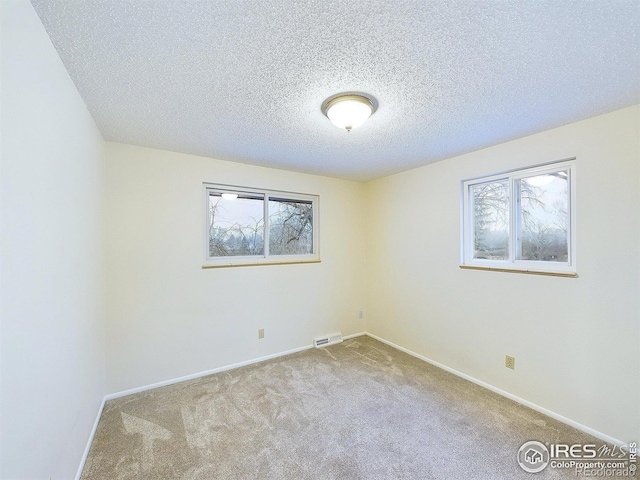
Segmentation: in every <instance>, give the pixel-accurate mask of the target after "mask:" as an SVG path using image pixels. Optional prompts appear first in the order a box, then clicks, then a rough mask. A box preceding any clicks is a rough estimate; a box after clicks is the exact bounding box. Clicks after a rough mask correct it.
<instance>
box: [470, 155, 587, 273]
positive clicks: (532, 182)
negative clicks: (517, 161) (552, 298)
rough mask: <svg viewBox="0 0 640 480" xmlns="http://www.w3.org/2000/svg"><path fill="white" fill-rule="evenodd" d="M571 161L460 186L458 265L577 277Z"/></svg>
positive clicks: (574, 173)
mask: <svg viewBox="0 0 640 480" xmlns="http://www.w3.org/2000/svg"><path fill="white" fill-rule="evenodd" d="M575 182H576V166H575V162H574V161H573V160H570V161H563V162H557V163H552V164H546V165H540V166H537V167H531V168H526V169H522V170H515V171H511V172H506V173H502V174H497V175H491V176H487V177H483V178H476V179H472V180H467V181H463V182H462V241H461V244H462V266H463V267H468V268H481V269H496V270H510V271H519V272H528V273H541V274H545V273H548V274H559V275H566V276H575V274H576V262H575Z"/></svg>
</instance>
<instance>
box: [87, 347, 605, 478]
mask: <svg viewBox="0 0 640 480" xmlns="http://www.w3.org/2000/svg"><path fill="white" fill-rule="evenodd" d="M528 440H539V441H541V442H550V443H558V442H565V443H571V444H573V443H580V442H583V443H596V444H598V445H599V444H602V443H603V442H602V441H600V440H597V439H595V438H594V437H591V436H588V435H586V434H584V433H581V432H579V431H578V430H575V429H573V428H571V427H568V426H566V425H564V424H561V423H559V422H557V421H555V420H553V419H551V418H549V417H546V416H544V415H541V414H539V413H537V412H535V411H533V410H531V409H529V408H526V407H524V406H521V405H519V404H517V403H515V402H513V401H511V400H508V399H506V398H504V397H501V396H499V395H496V394H494V393H492V392H490V391H488V390H486V389H484V388H482V387H479V386H477V385H475V384H473V383H470V382H468V381H465V380H462V379H460V378H458V377H456V376H454V375H452V374H450V373H447V372H445V371H443V370H441V369H438V368H436V367H433V366H431V365H429V364H427V363H425V362H423V361H421V360H419V359H416V358H414V357H411V356H409V355H407V354H405V353H402V352H399V351H398V350H395V349H393V348H391V347H389V346H387V345H385V344H383V343H380V342H378V341H376V340H373V339H371V338H369V337H357V338H354V339H351V340H348V341H345V342H344V343H342V344H338V345H334V346H331V347H327V348H324V349H311V350H306V351H304V352H300V353H296V354H293V355H288V356H286V357H280V358H277V359H273V360H269V361H266V362H262V363H259V364H255V365H251V366H247V367H243V368H239V369H236V370H231V371H227V372H223V373H219V374H215V375H210V376H206V377H202V378H199V379H197V380H193V381H188V382H183V383H180V384H175V385H171V386H168V387H162V388H158V389H155V390H150V391H147V392H143V393H139V394H136V395H131V396H128V397H123V398H119V399H116V400H112V401H109V402H107V404H106V406H105V409H104V412H103V414H102V417H101V419H100V422H99V425H98V429H97V433H96V436H95V439H94V442H93V444H92V447H91V451H90V453H89V457H88V460H87V462H86V465H85V468H84V472H83V474H82V479H83V480H105V479H114V480H115V479H120V480H124V479H149V480H151V479H153V480H159V479H181V480H205V479H236V478H242V479H403V478H404V479H447V480H451V479H482V480H487V479H519V478H522V479H528V480H539V479H540V480H541V479H548V478H573V479H575V478H576V476H575V472H574V471H572V470H566V471H562V470H551V469H549V468H547V469H546V470H544V471H543V472H541V473H537V474H530V473H525V472H524V471H522V470H521V469H520V466H519V465H518V463H517V461H516V455H517V451H518V448H519V447H520V446H521V445H522V444H523V443H524V442H525V441H528Z"/></svg>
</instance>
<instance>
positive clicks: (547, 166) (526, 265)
mask: <svg viewBox="0 0 640 480" xmlns="http://www.w3.org/2000/svg"><path fill="white" fill-rule="evenodd" d="M575 160H576V159H575V158H570V159H566V160H561V161H557V162H549V163H544V164H539V165H535V166H530V167H525V168H518V169H514V170H508V171H504V172H500V173H496V174H493V175H486V176H481V177H474V178H471V179H467V180H462V181H461V182H460V185H461V188H460V268H463V269H476V270H490V271H499V272H513V273H530V274H535V275H551V276H560V277H577V276H578V274H577V269H576V178H577V173H576V172H577V166H576V161H575ZM559 170H567V171H568V177H569V178H568V184H567V188H568V201H569V205H568V208H569V229H568V232H567V236H568V237H569V238H568V244H567V246H568V261H567V262H548V261H536V260H517V259H516V247H517V242H518V239H517V238H516V232H518V231H519V226H518V222H519V218H520V215H518V214H517V213H518V205H517V201H516V198H518V197H517V196H516V193H517V185H518V184H517V182H516V181H517V180H520V179H522V178H526V177H531V176H535V175H543V174H545V173H552V172H557V171H559ZM498 180H507V181H508V189H509V244H508V250H509V259H508V260H488V259H478V258H474V257H473V248H474V242H473V224H474V223H473V220H474V218H473V214H472V212H473V205H472V204H471V202H472V195H470V193H469V192H470V189H471V187H472V186H474V185H479V184H483V183H490V182H495V181H498Z"/></svg>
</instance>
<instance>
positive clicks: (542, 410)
mask: <svg viewBox="0 0 640 480" xmlns="http://www.w3.org/2000/svg"><path fill="white" fill-rule="evenodd" d="M367 336H369V337H371V338H375V339H376V340H378V341H380V342H382V343H386V344H387V345H389V346H390V347H393V348H395V349H397V350H400V351H401V352H404V353H408V354H409V355H411V356H412V357H416V358H419V359H420V360H423V361H425V362H427V363H430V364H431V365H433V366H435V367H438V368H441V369H442V370H446V371H447V372H449V373H453V374H454V375H456V376H458V377H460V378H464V379H465V380H469V381H470V382H473V383H475V384H476V385H480V386H481V387H484V388H486V389H488V390H491V391H492V392H495V393H497V394H498V395H502V396H503V397H507V398H508V399H510V400H513V401H514V402H518V403H520V404H521V405H524V406H525V407H529V408H530V409H532V410H535V411H536V412H540V413H542V414H544V415H546V416H547V417H551V418H553V419H555V420H558V421H559V422H562V423H564V424H566V425H569V426H571V427H573V428H576V429H578V430H581V431H583V432H585V433H588V434H589V435H593V436H594V437H596V438H599V439H601V440H604V441H605V442H607V443H610V444H613V445H618V446H622V445H626V442H623V441H621V440H618V439H616V438H613V437H610V436H609V435H606V434H604V433H602V432H599V431H597V430H594V429H593V428H591V427H587V426H586V425H583V424H581V423H578V422H576V421H574V420H571V419H570V418H567V417H564V416H562V415H559V414H557V413H555V412H552V411H551V410H547V409H546V408H544V407H541V406H539V405H536V404H535V403H531V402H530V401H528V400H525V399H524V398H520V397H517V396H516V395H513V394H511V393H509V392H506V391H504V390H502V389H500V388H498V387H494V386H493V385H491V384H489V383H486V382H483V381H482V380H478V379H477V378H474V377H472V376H470V375H467V374H466V373H462V372H459V371H458V370H455V369H453V368H450V367H447V366H446V365H443V364H442V363H440V362H436V361H435V360H431V359H430V358H427V357H425V356H423V355H420V354H418V353H415V352H412V351H411V350H409V349H407V348H404V347H401V346H400V345H396V344H395V343H393V342H390V341H388V340H385V339H384V338H381V337H378V336H377V335H374V334H373V333H369V332H367Z"/></svg>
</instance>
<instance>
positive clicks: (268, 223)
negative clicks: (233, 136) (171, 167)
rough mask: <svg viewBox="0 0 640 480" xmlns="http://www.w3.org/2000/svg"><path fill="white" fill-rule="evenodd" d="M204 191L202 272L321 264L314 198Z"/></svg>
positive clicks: (223, 188)
mask: <svg viewBox="0 0 640 480" xmlns="http://www.w3.org/2000/svg"><path fill="white" fill-rule="evenodd" d="M204 187H205V197H206V236H205V238H206V263H205V265H204V266H205V267H216V266H234V265H238V266H240V265H257V264H270V263H271V264H273V263H304V262H317V261H319V259H320V256H319V249H318V196H317V195H306V194H300V193H289V192H277V191H272V190H260V189H253V188H246V187H235V186H229V185H215V184H204Z"/></svg>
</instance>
